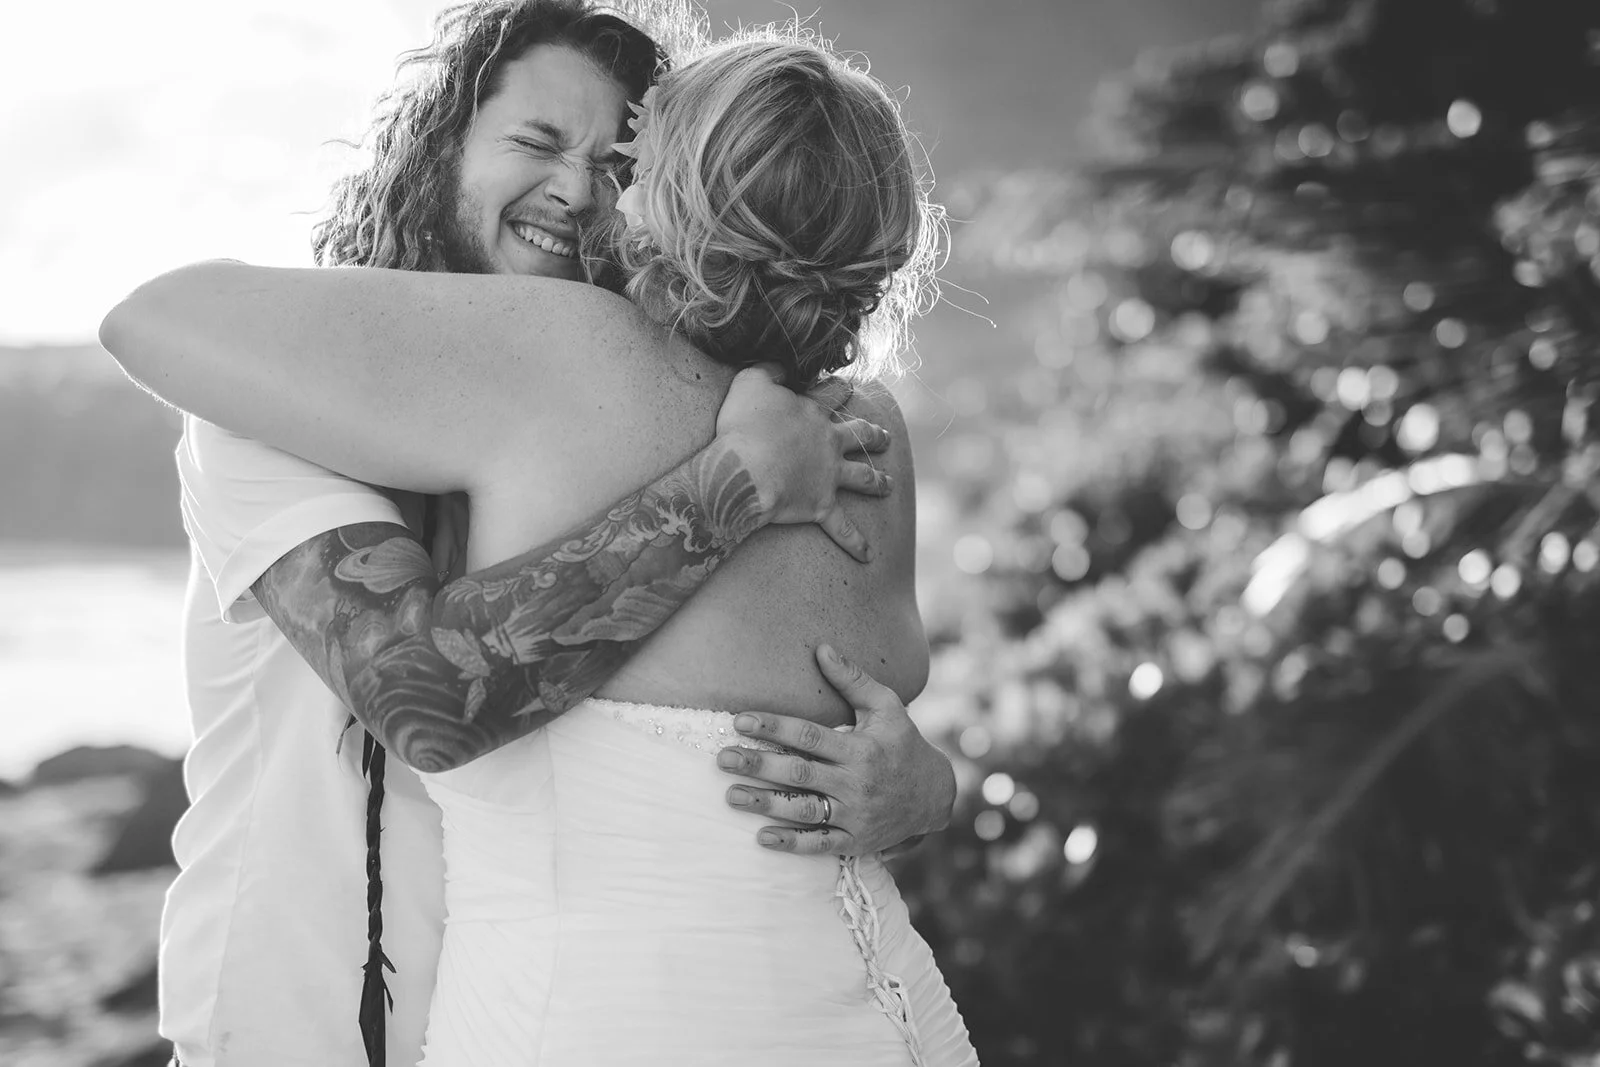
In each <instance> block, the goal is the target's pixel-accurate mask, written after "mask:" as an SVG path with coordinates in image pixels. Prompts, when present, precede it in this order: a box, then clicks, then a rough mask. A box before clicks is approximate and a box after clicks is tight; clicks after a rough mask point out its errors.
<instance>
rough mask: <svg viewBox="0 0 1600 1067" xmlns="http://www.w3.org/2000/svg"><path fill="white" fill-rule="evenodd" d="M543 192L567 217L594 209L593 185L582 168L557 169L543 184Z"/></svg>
mask: <svg viewBox="0 0 1600 1067" xmlns="http://www.w3.org/2000/svg"><path fill="white" fill-rule="evenodd" d="M545 192H546V193H547V194H548V195H549V197H550V199H552V200H554V201H555V202H556V203H558V204H560V205H561V206H562V207H563V208H564V209H565V210H566V212H567V214H569V215H581V214H583V213H584V212H585V211H588V210H589V209H590V208H592V207H594V183H593V182H591V181H590V179H589V169H588V168H587V167H584V166H572V165H570V164H569V165H566V166H562V167H560V168H558V169H557V171H556V173H555V174H553V175H551V177H550V180H549V181H548V182H547V183H546V184H545Z"/></svg>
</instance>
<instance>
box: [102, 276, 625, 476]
mask: <svg viewBox="0 0 1600 1067" xmlns="http://www.w3.org/2000/svg"><path fill="white" fill-rule="evenodd" d="M644 329H645V327H644V324H643V320H642V316H640V315H638V313H637V312H636V310H635V309H633V307H632V306H631V305H630V304H628V303H627V302H626V301H623V300H621V299H620V298H618V297H616V296H613V295H612V294H609V293H605V292H603V291H601V290H598V289H596V288H595V287H593V286H589V285H581V284H579V283H576V282H564V281H557V280H553V279H547V278H528V277H520V276H519V277H511V276H500V275H494V276H488V275H460V274H428V273H419V272H414V271H395V270H380V269H374V268H326V267H320V268H312V269H287V268H275V267H253V266H249V265H246V264H243V263H237V262H231V261H213V262H206V263H197V264H194V265H191V266H187V267H182V268H180V269H178V270H175V271H172V272H170V273H167V274H163V275H161V276H160V277H158V278H155V279H153V280H151V281H149V282H146V283H145V284H144V285H142V286H140V287H139V288H138V289H136V290H135V291H134V292H133V293H132V294H130V295H129V296H128V297H127V298H126V299H124V300H123V301H122V302H121V303H120V304H118V305H117V306H116V307H115V308H113V309H112V310H111V312H110V313H109V314H108V315H107V316H106V318H105V320H104V322H102V323H101V326H100V341H101V343H102V344H103V345H104V346H105V347H106V349H107V351H109V352H110V353H111V354H112V356H114V357H115V358H116V360H117V362H119V363H120V364H121V365H122V367H123V369H124V370H125V371H126V372H127V373H128V375H129V376H130V377H132V378H133V379H134V380H135V381H136V382H138V383H139V384H140V385H142V386H144V387H145V388H146V389H148V390H149V391H150V392H152V393H154V394H155V395H156V396H158V397H160V398H161V399H162V400H165V401H166V402H168V403H169V404H172V405H173V406H174V407H177V408H181V409H183V410H185V411H188V412H191V413H193V414H196V415H198V416H200V417H201V418H203V419H205V420H206V421H208V422H212V423H215V424H216V425H218V426H221V427H223V428H224V429H227V430H230V431H232V432H234V433H237V434H240V435H242V436H245V437H252V438H255V439H256V440H259V441H264V442H266V443H267V444H270V445H273V446H274V447H277V448H281V449H283V450H284V451H286V452H291V453H294V454H295V455H298V456H301V457H302V458H304V459H308V460H310V461H312V462H313V463H316V464H318V465H320V466H323V467H327V468H329V469H330V470H336V471H338V472H340V473H341V474H345V475H348V476H350V477H353V478H357V479H359V480H361V481H365V482H371V483H373V484H377V485H388V486H393V487H395V488H400V489H410V490H415V491H419V492H445V491H451V490H467V491H471V490H472V489H474V488H476V487H477V486H476V485H475V481H476V479H477V478H479V477H480V476H481V474H482V472H481V470H480V469H479V468H480V464H481V459H482V457H484V456H493V455H497V454H498V455H504V453H505V451H506V449H507V448H508V447H513V444H512V440H513V439H512V438H511V437H510V436H509V435H510V434H512V432H513V431H514V429H515V428H516V427H517V426H520V425H526V423H527V420H530V419H549V418H557V419H559V418H572V417H574V416H573V413H572V405H571V404H570V403H567V401H568V400H569V398H570V397H571V396H572V395H574V393H575V392H581V389H580V383H579V382H578V381H577V375H579V374H581V373H582V371H583V366H584V363H585V362H586V361H584V360H582V359H579V358H576V357H578V356H579V355H580V354H582V353H584V352H586V351H592V350H593V349H594V347H595V346H597V345H607V344H630V343H634V342H636V341H637V340H638V338H639V336H640V335H641V331H643V330H644Z"/></svg>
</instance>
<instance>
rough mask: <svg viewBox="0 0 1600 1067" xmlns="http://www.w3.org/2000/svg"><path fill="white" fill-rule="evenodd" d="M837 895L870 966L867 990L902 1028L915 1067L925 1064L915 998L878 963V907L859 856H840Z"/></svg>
mask: <svg viewBox="0 0 1600 1067" xmlns="http://www.w3.org/2000/svg"><path fill="white" fill-rule="evenodd" d="M834 895H835V896H837V897H838V898H839V903H840V906H841V907H842V908H843V909H844V924H845V926H846V927H848V928H849V930H850V937H851V938H852V939H853V940H854V941H855V943H856V951H858V952H860V953H861V959H862V960H863V961H864V962H865V963H866V965H867V989H868V991H869V992H871V994H872V1000H873V1004H874V1006H875V1007H877V1009H878V1010H879V1011H881V1012H883V1014H885V1015H887V1016H888V1017H889V1021H890V1022H892V1023H894V1028H895V1029H896V1030H898V1031H900V1037H901V1038H902V1039H903V1040H904V1041H905V1043H906V1048H907V1049H909V1050H910V1052H911V1064H912V1067H923V1061H922V1038H921V1037H920V1036H919V1035H918V1033H917V1023H916V1020H915V1019H914V1018H913V1017H912V1014H911V997H910V996H909V995H908V994H907V993H906V989H905V983H904V982H903V981H901V980H900V978H899V977H898V976H897V975H893V974H890V973H889V972H888V971H885V970H884V969H883V965H882V964H881V963H879V962H878V936H879V929H880V927H879V923H878V906H877V904H876V903H875V902H874V901H873V899H872V890H870V889H868V888H867V884H866V883H865V882H863V881H862V880H861V872H860V871H859V870H858V869H857V868H856V857H854V856H844V857H841V858H840V860H839V883H838V887H837V888H836V889H835V890H834Z"/></svg>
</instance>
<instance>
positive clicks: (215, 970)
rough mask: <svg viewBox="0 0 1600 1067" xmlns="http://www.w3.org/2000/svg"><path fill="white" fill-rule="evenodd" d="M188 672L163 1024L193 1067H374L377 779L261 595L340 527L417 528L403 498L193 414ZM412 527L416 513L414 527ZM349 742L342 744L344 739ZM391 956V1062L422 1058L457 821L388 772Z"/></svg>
mask: <svg viewBox="0 0 1600 1067" xmlns="http://www.w3.org/2000/svg"><path fill="white" fill-rule="evenodd" d="M177 464H178V474H179V480H180V483H181V486H182V502H183V520H184V526H185V529H187V531H188V533H189V540H190V549H191V552H190V555H191V560H190V570H189V584H188V589H187V592H186V596H185V605H184V622H183V627H184V642H183V654H184V677H185V684H186V687H187V695H188V703H189V713H190V718H191V725H192V727H193V730H194V738H195V740H194V745H193V747H192V748H191V750H190V752H189V756H188V758H187V760H186V762H185V764H184V778H185V781H186V783H187V785H188V791H189V797H190V800H191V806H190V808H189V811H188V812H187V813H186V814H185V815H184V817H183V819H182V821H181V822H180V823H179V824H178V828H177V831H176V832H175V834H174V836H173V852H174V853H175V855H176V856H177V860H178V865H179V867H180V869H181V873H180V874H179V875H178V878H177V880H176V881H175V882H173V884H172V888H171V889H170V890H169V891H168V893H167V901H166V908H165V911H164V912H163V915H162V921H161V968H160V975H161V1033H162V1035H163V1036H164V1037H166V1038H168V1039H169V1040H171V1041H173V1042H174V1043H175V1045H176V1048H177V1055H178V1059H179V1061H180V1062H181V1063H183V1064H184V1067H300V1065H304V1067H313V1065H315V1067H330V1065H341V1067H359V1065H361V1064H364V1063H365V1062H366V1057H365V1052H364V1051H363V1047H362V1042H361V1033H360V1029H359V1026H358V1019H357V1015H358V1008H359V999H360V992H361V982H362V965H363V964H364V963H365V962H366V958H367V939H366V931H367V914H366V869H365V860H366V843H365V834H364V825H365V809H366V782H365V779H364V778H363V777H362V775H361V771H360V759H361V748H362V736H361V731H360V729H359V727H357V728H353V729H351V730H350V731H348V733H346V732H345V729H344V726H345V723H346V721H347V719H348V716H349V713H348V711H347V710H346V709H345V707H344V706H343V705H342V704H341V703H340V702H339V700H338V698H337V697H335V696H334V695H333V693H332V692H331V691H330V690H329V689H328V687H327V686H326V685H324V684H323V682H322V680H321V679H320V678H318V677H317V675H316V673H315V672H314V671H312V669H311V668H310V667H309V666H308V665H307V664H306V662H305V661H304V660H303V659H301V657H300V655H299V654H298V653H297V652H296V651H295V650H294V648H293V647H292V646H291V645H290V644H289V642H288V640H287V639H286V638H285V637H284V636H283V634H282V633H280V632H279V630H278V628H277V627H276V626H275V625H274V624H273V622H272V620H271V619H269V618H267V616H266V615H265V613H264V612H263V611H262V609H261V607H260V605H259V604H257V603H256V601H255V598H254V596H253V594H252V593H251V592H250V586H251V585H252V584H254V582H255V581H256V580H257V579H258V578H260V577H261V575H262V574H264V573H265V572H266V571H267V569H268V568H269V567H271V566H272V564H273V563H275V562H277V560H278V559H280V558H281V557H282V556H283V555H285V554H286V553H287V552H289V551H290V550H291V549H293V548H295V547H296V546H297V545H300V544H302V543H303V542H305V541H307V540H309V539H311V538H312V537H315V536H317V535H318V534H321V533H325V532H326V531H328V530H332V529H336V528H338V527H340V526H347V525H351V524H354V523H362V522H389V523H400V524H402V525H404V524H405V521H406V518H407V516H404V515H402V513H401V510H400V508H399V507H398V506H397V505H396V503H395V502H394V501H392V500H391V499H390V498H389V497H387V496H385V495H383V494H382V493H379V492H377V491H376V490H374V489H372V488H370V487H368V486H365V485H362V484H360V483H358V482H354V481H351V480H349V479H347V478H343V477H341V476H339V475H336V474H333V473H332V472H330V471H327V470H324V469H323V468H321V467H318V466H316V465H314V464H311V463H307V462H305V461H304V460H301V459H298V458H296V457H294V456H291V455H288V454H286V453H283V452H279V451H277V450H276V449H273V448H269V447H268V446H266V445H263V444H261V443H259V442H257V441H252V440H249V439H247V438H243V437H238V436H236V435H234V434H230V433H228V432H226V431H224V430H221V429H219V428H217V427H215V426H212V425H210V424H208V423H205V422H202V421H200V420H198V419H194V418H185V420H184V432H183V437H182V439H181V440H180V441H179V444H178V449H177ZM412 518H414V516H412ZM341 741H342V743H341ZM385 784H386V789H387V793H388V795H387V797H386V798H385V800H384V807H383V817H382V825H383V837H382V841H383V844H382V858H383V886H384V906H383V917H384V936H383V947H384V951H385V952H386V954H387V955H388V957H389V959H390V960H391V961H393V963H394V966H395V971H396V973H394V974H390V975H387V979H388V985H389V989H390V991H391V993H392V994H393V995H394V1010H393V1011H392V1012H391V1013H390V1016H389V1026H388V1034H387V1049H388V1065H389V1067H402V1065H403V1067H412V1065H414V1064H415V1063H416V1062H417V1060H418V1059H420V1057H421V1048H422V1039H423V1035H424V1032H425V1029H426V1025H427V1013H428V1002H429V999H430V997H431V995H432V990H433V981H434V973H435V969H436V966H437V963H438V956H439V943H440V937H441V933H442V927H443V910H444V906H443V884H444V870H443V857H442V846H441V841H440V827H439V811H438V809H437V807H435V806H434V804H433V803H432V802H431V801H430V800H428V798H427V796H426V794H425V793H424V791H423V788H422V784H421V782H420V781H419V780H418V778H417V776H416V774H415V773H414V772H412V771H411V770H410V769H409V768H407V767H405V766H404V765H403V764H401V763H400V762H399V761H398V760H390V761H388V767H387V775H386V783H385Z"/></svg>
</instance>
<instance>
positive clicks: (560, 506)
mask: <svg viewBox="0 0 1600 1067" xmlns="http://www.w3.org/2000/svg"><path fill="white" fill-rule="evenodd" d="M595 295H596V296H597V297H600V294H595ZM604 299H605V298H604V297H600V300H604ZM613 299H614V298H613ZM610 310H611V312H612V313H613V315H614V316H615V317H614V318H613V320H612V321H611V322H610V323H609V324H608V327H607V328H602V329H600V330H599V331H597V334H598V335H597V336H595V337H593V339H592V343H591V344H590V345H588V346H587V348H588V351H586V352H574V353H570V354H569V355H568V357H567V358H569V359H570V360H571V361H572V363H573V364H574V365H575V366H577V367H580V368H581V369H582V373H581V375H580V376H579V377H581V378H582V380H583V384H582V387H581V388H580V389H579V390H578V393H579V395H578V396H577V397H572V398H570V399H571V400H572V402H571V403H568V404H565V405H563V407H562V408H561V410H560V411H559V412H558V413H556V415H555V417H551V412H550V410H549V409H548V408H547V409H546V411H545V415H544V417H542V418H540V419H537V420H531V422H530V425H529V426H528V427H527V429H526V433H525V435H522V436H521V437H520V439H521V441H522V442H523V445H522V447H519V448H517V449H516V450H515V453H516V454H515V455H506V456H503V457H496V458H495V459H494V460H492V461H490V465H491V471H490V473H488V474H486V475H485V476H484V477H482V478H480V479H479V480H478V484H477V488H476V489H475V490H474V493H473V509H472V527H471V529H472V532H471V537H470V540H469V544H468V558H467V565H468V568H469V569H471V570H478V569H480V568H482V567H485V566H488V565H491V564H493V563H496V562H498V561H500V560H503V559H508V558H510V557H513V556H515V555H517V554H518V553H520V552H522V551H524V550H525V549H526V547H527V546H528V545H530V544H538V543H540V542H543V541H546V540H549V539H550V538H552V537H554V536H556V535H558V534H559V533H560V532H561V531H562V530H565V529H568V528H570V527H572V526H573V525H575V524H576V523H577V522H579V521H580V520H582V519H584V518H586V517H589V516H591V515H594V514H595V513H596V512H597V511H598V510H599V509H601V508H603V507H605V506H606V505H607V504H609V503H611V502H613V501H615V500H617V499H619V498H620V497H623V496H624V495H626V494H627V493H628V492H629V491H630V490H632V489H634V488H636V487H638V486H640V485H643V484H646V483H648V482H650V481H652V480H654V479H655V478H657V477H659V476H660V475H662V474H664V473H666V472H667V471H669V470H671V469H672V468H673V467H675V466H677V465H678V464H679V463H680V462H681V461H682V460H683V459H684V458H685V457H687V456H689V455H690V454H692V453H693V452H695V451H697V450H698V449H700V448H702V447H704V446H705V445H706V444H707V443H709V442H710V441H711V439H712V437H713V436H714V430H715V424H716V414H717V409H718V407H719V406H720V405H721V403H722V399H723V396H724V395H725V394H726V392H727V388H728V384H729V382H730V381H731V380H732V378H733V375H734V371H733V369H732V368H730V367H727V366H724V365H722V364H719V363H716V362H714V361H712V360H710V359H708V358H706V357H705V356H702V355H700V354H699V353H698V352H696V351H695V350H694V349H692V348H691V347H690V346H688V345H687V344H685V343H684V342H682V341H681V340H677V339H669V338H668V337H667V336H666V335H665V334H664V333H663V332H662V331H660V330H659V329H656V328H654V327H651V326H649V325H648V324H646V323H644V322H643V320H642V317H639V316H636V315H632V314H629V312H630V311H631V308H627V307H626V306H625V305H623V304H622V302H621V301H615V302H614V303H611V304H610ZM570 385H571V381H570V379H569V381H568V382H567V383H564V386H565V387H567V388H565V391H564V398H568V397H569V394H570V393H571V392H572V390H571V389H570V388H569V387H570ZM849 409H850V413H851V414H853V415H857V416H860V417H863V418H866V419H870V420H872V421H873V422H876V423H877V424H878V425H880V426H883V427H885V428H886V429H888V430H889V431H890V433H891V434H893V436H894V444H893V445H892V447H891V448H890V450H889V451H888V452H887V453H886V454H885V455H884V456H882V457H880V459H881V461H882V463H883V464H884V465H885V467H886V469H887V470H888V471H889V473H890V474H891V475H892V476H893V478H894V480H895V490H894V492H893V493H892V494H891V496H890V497H889V498H888V499H887V500H874V499H869V498H866V497H855V496H854V495H851V497H850V498H849V499H848V500H847V501H846V504H845V506H846V510H847V511H848V512H849V514H850V517H851V519H853V520H854V521H855V522H856V523H858V524H859V525H860V526H861V528H862V529H863V530H864V531H865V533H866V534H867V536H868V538H869V541H870V543H871V545H872V547H873V551H874V557H873V559H872V561H871V562H870V563H866V564H861V563H857V562H856V561H855V560H852V559H851V558H850V557H849V556H847V555H846V554H845V553H844V552H843V551H842V550H840V549H839V548H838V547H837V546H835V545H834V544H833V543H832V542H831V541H830V540H829V539H828V538H827V536H826V535H825V534H823V533H822V531H821V530H820V529H818V528H817V527H815V526H782V527H769V528H767V529H765V530H763V531H761V532H760V533H758V534H757V535H756V536H754V537H753V538H751V539H750V540H749V541H748V542H746V543H745V544H744V545H742V546H741V547H740V548H739V549H738V550H737V551H736V552H735V553H734V554H733V556H732V558H731V559H729V560H728V561H727V562H725V563H724V564H723V565H722V567H721V569H720V570H719V571H718V572H717V573H716V574H715V575H713V576H712V578H711V579H710V580H709V581H708V582H707V583H706V584H705V585H704V586H703V587H702V589H701V591H700V592H699V593H698V594H696V596H695V597H694V598H693V599H691V600H690V601H689V603H688V604H687V605H686V606H685V607H684V608H682V609H680V610H679V611H678V613H677V614H676V615H674V616H673V617H672V618H671V619H670V620H669V621H668V622H667V623H666V624H665V625H664V626H663V627H662V628H661V629H660V630H659V631H658V632H657V633H656V635H655V636H654V637H652V638H650V640H649V641H647V642H646V643H645V645H644V646H643V647H642V648H641V649H640V651H639V652H638V653H637V654H636V655H635V656H634V658H633V659H632V660H631V661H629V663H627V664H626V665H625V666H623V667H622V669H621V670H619V671H618V672H617V673H616V674H615V675H614V676H613V677H612V679H611V680H610V681H609V682H608V683H607V684H606V685H605V686H604V687H602V688H601V689H600V691H599V692H598V694H597V695H599V696H604V697H610V698H612V699H617V700H631V701H638V702H643V703H655V704H669V705H681V706H685V707H699V708H711V709H714V710H721V711H744V710H752V711H776V712H782V713H786V714H792V715H801V716H805V717H807V718H811V719H814V720H816V721H818V722H823V723H826V724H828V725H834V724H837V723H841V722H846V721H849V714H850V713H849V709H848V708H846V707H845V705H844V703H843V702H842V701H841V700H840V699H839V697H838V696H837V694H835V693H834V691H833V689H832V688H831V687H830V686H828V684H827V683H826V682H825V681H824V680H823V678H822V676H821V674H819V673H818V671H817V669H816V666H815V664H814V660H813V650H814V649H815V648H816V646H817V644H819V643H821V642H828V643H831V644H833V645H835V646H836V647H838V648H839V649H840V650H841V651H844V652H846V653H847V654H848V655H850V656H852V657H853V658H855V660H856V661H857V662H859V663H862V664H864V665H867V666H868V667H869V668H870V669H872V670H873V673H874V674H875V675H876V676H877V677H878V678H879V679H880V680H882V681H883V682H884V683H885V684H887V685H890V686H891V687H892V688H894V689H895V690H896V691H897V692H898V693H899V695H900V696H901V698H902V699H903V700H907V701H909V700H910V699H911V698H912V697H913V696H915V695H916V693H917V692H919V691H920V690H921V688H922V685H923V683H924V681H925V679H926V673H927V646H926V643H925V641H924V638H923V633H922V624H921V619H920V617H919V615H918V613H917V606H916V598H915V590H914V575H913V562H914V539H915V524H916V519H915V509H916V504H915V494H914V489H913V485H912V467H911V452H910V448H909V445H908V442H907V440H906V433H905V426H904V423H903V422H902V421H901V419H900V415H899V411H898V409H897V408H896V407H895V404H894V401H893V399H892V398H891V397H890V396H889V395H888V392H887V390H885V389H883V388H882V387H879V386H872V387H868V388H864V389H861V390H858V392H857V394H856V396H855V397H853V398H852V400H851V403H850V405H849Z"/></svg>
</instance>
